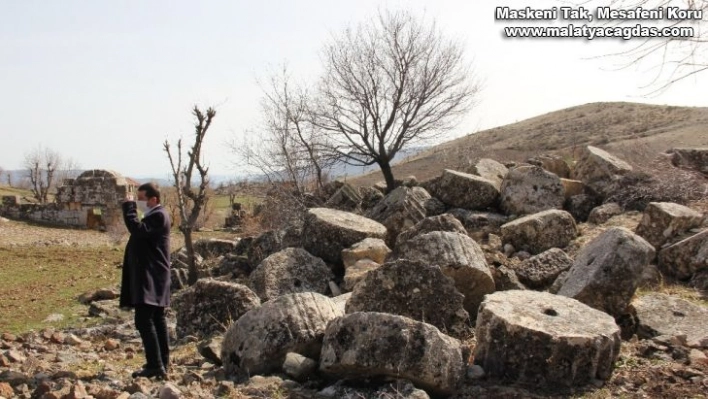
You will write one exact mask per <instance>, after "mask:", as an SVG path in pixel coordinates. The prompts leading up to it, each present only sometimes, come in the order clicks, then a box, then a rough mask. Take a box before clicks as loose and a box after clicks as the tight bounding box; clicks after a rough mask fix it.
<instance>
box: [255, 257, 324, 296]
mask: <svg viewBox="0 0 708 399" xmlns="http://www.w3.org/2000/svg"><path fill="white" fill-rule="evenodd" d="M333 278H334V274H333V273H332V270H331V269H330V268H329V266H327V264H326V263H325V262H324V261H323V260H322V259H320V258H317V257H315V256H312V255H310V253H309V252H307V251H305V250H304V249H302V248H286V249H284V250H282V251H280V252H276V253H274V254H272V255H270V256H268V257H267V258H265V259H264V260H263V262H261V264H260V265H258V267H256V269H255V270H253V272H252V273H251V276H250V278H249V286H250V287H251V288H252V289H253V291H254V292H255V293H256V294H257V295H258V297H260V298H261V301H263V302H265V301H269V300H271V299H274V298H277V297H279V296H282V295H286V294H294V293H296V292H317V293H320V294H325V293H326V292H327V289H328V288H329V287H328V284H327V282H328V281H329V280H331V279H333Z"/></svg>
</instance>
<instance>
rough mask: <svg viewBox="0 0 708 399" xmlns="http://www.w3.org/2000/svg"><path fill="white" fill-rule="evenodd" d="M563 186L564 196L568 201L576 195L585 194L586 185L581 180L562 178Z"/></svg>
mask: <svg viewBox="0 0 708 399" xmlns="http://www.w3.org/2000/svg"><path fill="white" fill-rule="evenodd" d="M560 180H561V184H562V185H563V196H564V197H565V199H568V198H570V197H572V196H574V195H580V194H585V184H583V182H581V181H580V180H572V179H563V178H561V179H560Z"/></svg>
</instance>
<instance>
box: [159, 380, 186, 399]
mask: <svg viewBox="0 0 708 399" xmlns="http://www.w3.org/2000/svg"><path fill="white" fill-rule="evenodd" d="M181 397H182V391H180V389H179V388H178V387H177V386H175V385H174V384H173V383H171V382H168V383H166V384H165V385H163V386H162V388H160V394H159V395H158V398H160V399H179V398H181Z"/></svg>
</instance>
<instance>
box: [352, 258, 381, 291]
mask: <svg viewBox="0 0 708 399" xmlns="http://www.w3.org/2000/svg"><path fill="white" fill-rule="evenodd" d="M380 266H381V265H380V264H378V263H376V262H374V261H373V260H371V259H362V260H359V261H357V262H356V263H355V264H353V265H351V266H349V267H347V268H346V270H345V271H344V281H343V282H344V289H345V290H347V291H352V290H353V289H354V287H356V285H357V284H359V282H361V281H362V280H363V279H364V278H365V277H366V275H367V274H368V273H369V272H370V271H372V270H376V269H378V268H379V267H380Z"/></svg>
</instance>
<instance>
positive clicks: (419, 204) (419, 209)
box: [366, 186, 431, 243]
mask: <svg viewBox="0 0 708 399" xmlns="http://www.w3.org/2000/svg"><path fill="white" fill-rule="evenodd" d="M430 199H431V196H430V194H429V193H428V192H427V191H425V189H424V188H422V187H413V188H409V187H405V186H401V187H398V188H397V189H395V190H393V191H391V192H390V193H389V194H388V195H386V196H385V197H384V199H383V200H381V201H379V203H378V204H376V206H375V207H374V208H372V209H371V210H369V211H368V212H367V213H366V217H368V218H370V219H373V220H376V221H377V222H379V223H381V224H383V225H384V226H386V229H388V234H389V235H388V239H387V242H389V243H392V242H393V240H395V238H396V236H398V234H399V233H400V232H401V231H403V230H405V229H407V228H409V227H411V226H413V225H415V224H416V223H418V222H420V221H421V220H423V219H424V218H425V217H426V216H427V210H426V203H427V202H428V201H430Z"/></svg>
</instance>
